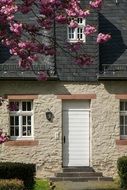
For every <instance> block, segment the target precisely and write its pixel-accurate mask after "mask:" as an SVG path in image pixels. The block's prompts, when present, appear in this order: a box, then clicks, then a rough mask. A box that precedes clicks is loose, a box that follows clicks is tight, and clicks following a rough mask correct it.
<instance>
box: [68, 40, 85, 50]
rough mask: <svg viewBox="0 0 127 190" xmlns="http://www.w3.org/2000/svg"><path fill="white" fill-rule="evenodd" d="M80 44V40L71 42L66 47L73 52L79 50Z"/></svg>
mask: <svg viewBox="0 0 127 190" xmlns="http://www.w3.org/2000/svg"><path fill="white" fill-rule="evenodd" d="M81 44H82V43H81V42H77V43H71V44H70V43H69V44H68V46H67V47H68V49H69V50H70V51H72V52H73V51H74V52H75V51H79V50H80V48H81Z"/></svg>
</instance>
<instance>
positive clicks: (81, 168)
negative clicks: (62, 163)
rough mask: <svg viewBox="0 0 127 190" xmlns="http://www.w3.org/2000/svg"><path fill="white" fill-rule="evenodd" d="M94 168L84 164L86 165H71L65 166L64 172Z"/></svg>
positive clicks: (88, 170)
mask: <svg viewBox="0 0 127 190" xmlns="http://www.w3.org/2000/svg"><path fill="white" fill-rule="evenodd" d="M93 171H94V169H93V168H92V167H89V166H84V167H82V166H81V167H79V166H78V167H74V166H69V167H64V168H63V172H93Z"/></svg>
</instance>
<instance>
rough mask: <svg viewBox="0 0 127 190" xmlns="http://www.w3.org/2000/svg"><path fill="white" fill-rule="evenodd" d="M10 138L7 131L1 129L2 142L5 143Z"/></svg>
mask: <svg viewBox="0 0 127 190" xmlns="http://www.w3.org/2000/svg"><path fill="white" fill-rule="evenodd" d="M8 139H9V137H8V135H7V134H6V133H3V130H2V129H0V144H2V143H4V142H5V141H7V140H8Z"/></svg>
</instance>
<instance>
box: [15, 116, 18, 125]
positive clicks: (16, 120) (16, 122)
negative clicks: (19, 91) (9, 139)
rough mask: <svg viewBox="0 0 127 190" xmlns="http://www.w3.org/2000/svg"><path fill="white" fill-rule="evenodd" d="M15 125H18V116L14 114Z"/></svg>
mask: <svg viewBox="0 0 127 190" xmlns="http://www.w3.org/2000/svg"><path fill="white" fill-rule="evenodd" d="M15 125H19V117H18V116H15Z"/></svg>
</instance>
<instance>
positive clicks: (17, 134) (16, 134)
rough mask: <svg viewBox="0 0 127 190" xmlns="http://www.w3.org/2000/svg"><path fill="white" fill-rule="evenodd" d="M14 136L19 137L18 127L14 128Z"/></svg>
mask: <svg viewBox="0 0 127 190" xmlns="http://www.w3.org/2000/svg"><path fill="white" fill-rule="evenodd" d="M15 136H19V127H15Z"/></svg>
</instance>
